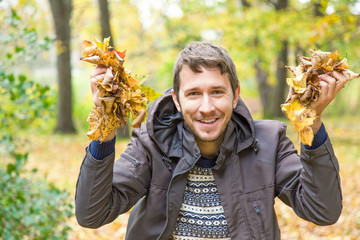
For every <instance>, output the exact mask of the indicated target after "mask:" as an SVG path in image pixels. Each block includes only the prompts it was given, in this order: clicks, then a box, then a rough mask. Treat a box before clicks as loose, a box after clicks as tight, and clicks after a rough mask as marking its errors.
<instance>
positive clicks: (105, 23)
mask: <svg viewBox="0 0 360 240" xmlns="http://www.w3.org/2000/svg"><path fill="white" fill-rule="evenodd" d="M98 2H99V10H100V15H99V16H100V26H101V36H102V38H103V39H104V38H107V37H111V38H110V42H109V44H110V46H114V39H113V35H112V34H111V26H110V13H109V9H108V1H107V0H99V1H98Z"/></svg>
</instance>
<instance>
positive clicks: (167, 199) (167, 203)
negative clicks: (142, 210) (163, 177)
mask: <svg viewBox="0 0 360 240" xmlns="http://www.w3.org/2000/svg"><path fill="white" fill-rule="evenodd" d="M200 156H201V155H200V154H199V155H198V156H197V157H196V160H195V161H194V162H193V164H192V165H191V166H190V168H188V169H186V170H184V171H182V172H178V173H177V174H176V175H173V176H172V178H171V180H170V185H169V187H168V189H167V192H166V214H168V212H169V191H170V188H171V185H172V182H173V180H174V179H175V177H177V176H179V175H182V174H184V173H186V172H188V171H189V170H190V169H191V168H193V167H194V165H195V163H196V162H197V161H198V160H199V158H200ZM168 223H169V216H168V215H167V216H166V223H165V226H164V229H163V231H162V232H161V234H160V236H159V237H158V239H160V238H161V237H162V236H163V234H164V231H165V230H166V228H167V225H168Z"/></svg>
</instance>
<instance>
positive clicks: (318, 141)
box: [305, 123, 328, 150]
mask: <svg viewBox="0 0 360 240" xmlns="http://www.w3.org/2000/svg"><path fill="white" fill-rule="evenodd" d="M327 137H328V135H327V132H326V130H325V126H324V124H323V123H321V127H320V129H319V131H318V132H317V133H316V134H315V135H314V139H313V141H312V145H311V146H309V145H305V148H306V149H307V150H314V149H316V148H318V147H320V146H321V145H323V144H324V143H325V141H326V139H327Z"/></svg>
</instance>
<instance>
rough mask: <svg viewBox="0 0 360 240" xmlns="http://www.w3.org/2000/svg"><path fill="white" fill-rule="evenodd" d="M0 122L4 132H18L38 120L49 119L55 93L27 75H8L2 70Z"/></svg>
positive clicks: (0, 81)
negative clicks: (29, 78)
mask: <svg viewBox="0 0 360 240" xmlns="http://www.w3.org/2000/svg"><path fill="white" fill-rule="evenodd" d="M0 99H1V101H2V104H1V106H0V119H1V120H0V122H1V126H2V131H7V132H10V131H16V130H19V129H22V128H25V127H29V125H30V124H31V123H32V122H33V121H35V120H36V119H39V118H42V119H43V120H46V119H48V118H49V117H50V116H51V115H52V114H51V112H52V111H53V109H54V92H53V91H50V88H49V87H48V86H42V85H40V84H39V83H35V82H34V81H30V80H28V78H27V77H26V76H25V75H18V76H15V75H14V74H12V73H11V74H6V73H5V72H4V70H1V69H0Z"/></svg>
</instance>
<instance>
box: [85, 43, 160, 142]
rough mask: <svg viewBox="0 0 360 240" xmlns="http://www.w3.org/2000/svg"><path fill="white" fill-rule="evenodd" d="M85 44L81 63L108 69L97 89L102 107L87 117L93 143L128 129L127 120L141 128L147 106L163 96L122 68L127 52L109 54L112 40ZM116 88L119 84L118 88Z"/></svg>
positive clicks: (93, 110)
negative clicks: (124, 128)
mask: <svg viewBox="0 0 360 240" xmlns="http://www.w3.org/2000/svg"><path fill="white" fill-rule="evenodd" d="M93 40H94V42H91V41H87V40H85V41H83V43H82V57H81V58H80V60H82V61H85V62H89V63H92V64H96V65H103V66H105V67H106V68H107V71H106V74H105V77H104V78H103V79H99V81H98V83H97V88H98V90H99V96H100V101H101V106H100V107H96V106H94V107H93V108H92V109H91V112H90V114H89V116H88V119H87V120H88V122H89V125H90V127H89V132H88V133H87V135H88V137H89V139H90V140H98V139H100V140H103V139H105V138H106V137H107V136H108V135H109V133H111V132H112V131H113V130H114V129H116V128H118V127H125V125H126V123H127V120H128V118H131V119H135V121H134V123H133V124H132V126H133V127H139V126H140V124H141V122H142V121H144V119H145V115H146V110H145V109H146V105H147V103H148V102H149V101H153V100H155V99H156V98H157V97H159V96H160V94H159V93H156V92H155V91H154V90H153V89H152V88H150V87H148V86H143V85H142V83H141V81H139V80H137V79H135V78H133V77H132V76H131V75H130V72H129V71H128V70H126V69H125V68H124V67H123V63H124V58H125V53H126V51H124V52H119V51H116V50H115V49H114V50H112V51H110V49H111V48H112V47H110V46H109V41H110V38H106V39H104V42H99V41H98V40H96V39H95V38H94V39H93ZM113 85H117V86H118V87H117V88H116V89H114V88H113Z"/></svg>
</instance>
